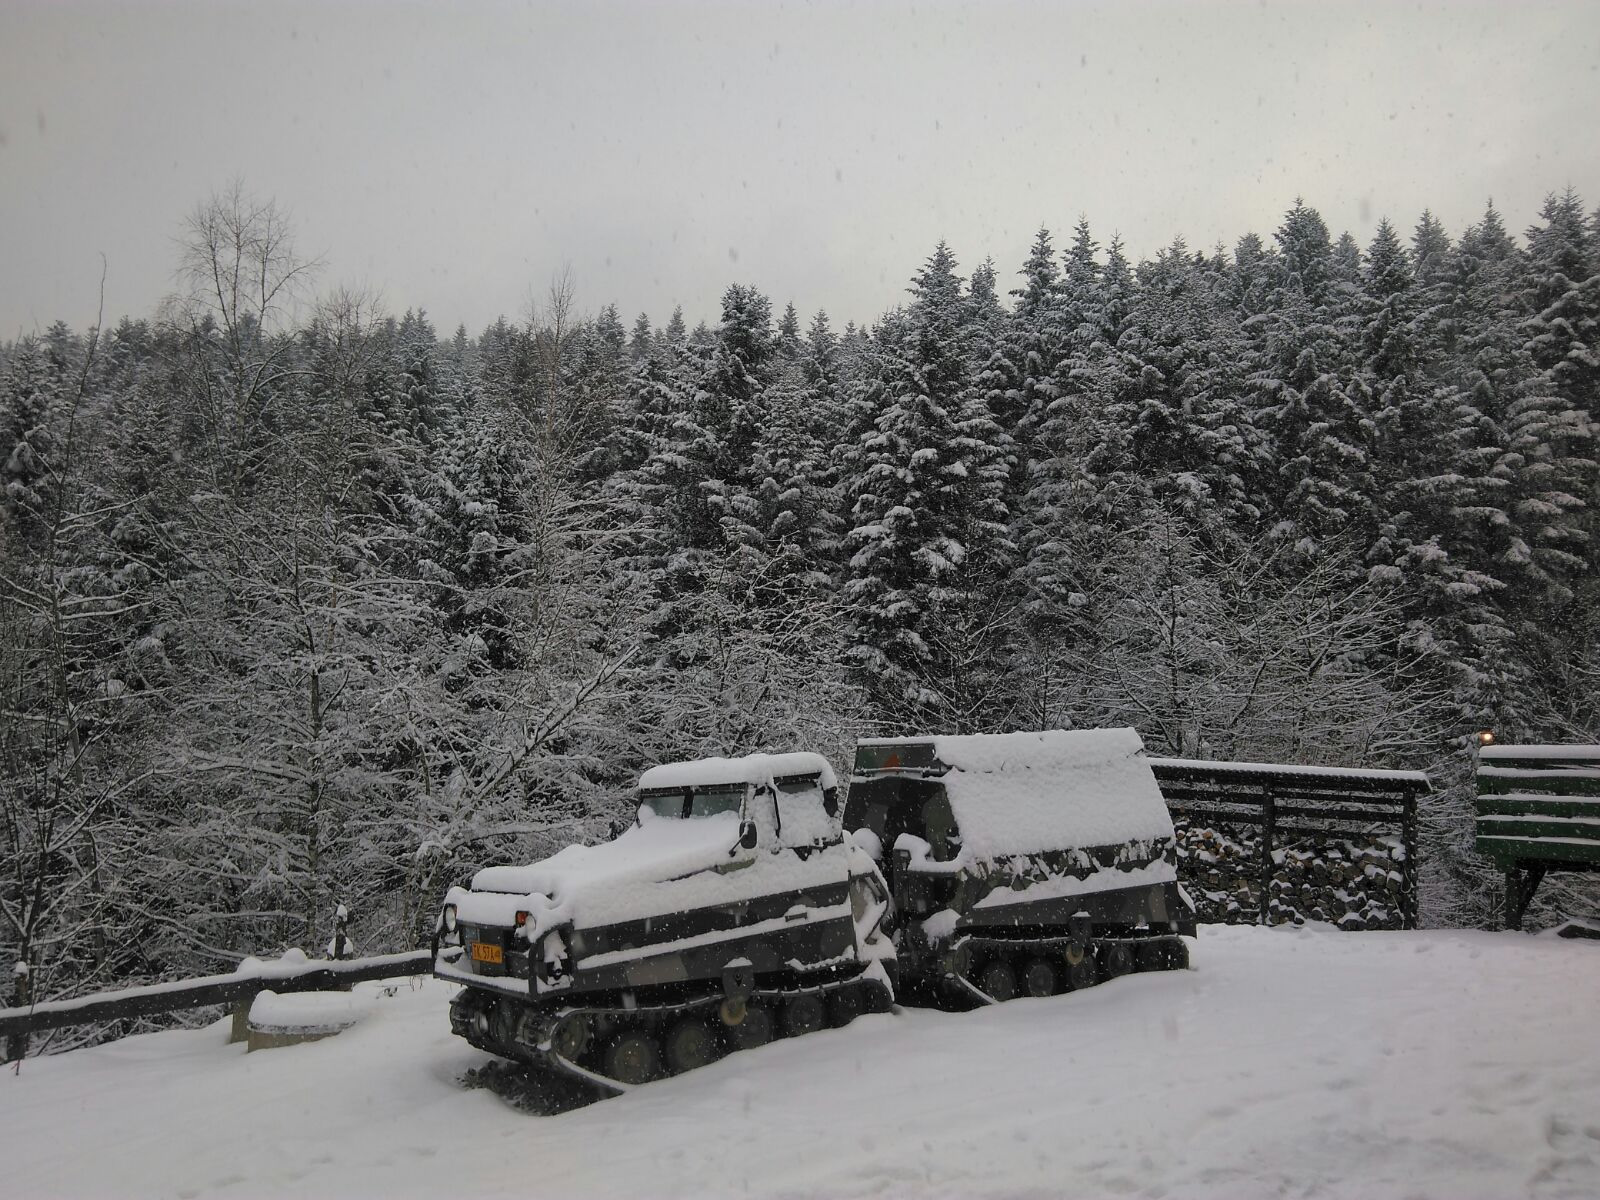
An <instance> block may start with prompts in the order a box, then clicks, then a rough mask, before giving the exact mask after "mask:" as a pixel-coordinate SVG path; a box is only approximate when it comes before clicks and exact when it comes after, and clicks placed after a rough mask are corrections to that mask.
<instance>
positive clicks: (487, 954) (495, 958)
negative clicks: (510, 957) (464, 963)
mask: <svg viewBox="0 0 1600 1200" xmlns="http://www.w3.org/2000/svg"><path fill="white" fill-rule="evenodd" d="M472 960H473V961H474V962H486V963H497V962H502V961H504V956H503V952H502V951H501V949H500V947H499V946H496V945H494V944H493V943H492V942H473V943H472Z"/></svg>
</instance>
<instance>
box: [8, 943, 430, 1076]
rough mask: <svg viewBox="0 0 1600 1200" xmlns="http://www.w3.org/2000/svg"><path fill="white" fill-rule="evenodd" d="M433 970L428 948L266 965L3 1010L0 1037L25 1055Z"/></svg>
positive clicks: (266, 963)
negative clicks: (37, 1044)
mask: <svg viewBox="0 0 1600 1200" xmlns="http://www.w3.org/2000/svg"><path fill="white" fill-rule="evenodd" d="M432 969H433V954H432V953H431V952H430V951H428V950H407V951H404V952H403V953H400V954H379V955H375V956H373V957H370V958H347V959H342V960H332V959H308V960H306V961H304V962H299V963H296V962H284V961H281V960H278V961H271V962H263V963H260V964H259V965H252V966H251V967H249V968H247V969H245V970H242V971H235V972H233V973H232V974H228V975H205V976H202V977H200V978H198V979H183V980H178V981H176V982H173V983H156V984H151V985H150V986H148V987H136V988H127V989H125V990H123V991H120V992H100V993H98V994H96V995H92V996H78V997H75V998H74V999H71V1000H48V1001H45V1002H44V1003H41V1004H33V1005H29V1006H27V1007H25V1008H0V1037H3V1038H5V1039H6V1044H7V1045H8V1047H9V1046H16V1045H17V1044H19V1040H21V1044H22V1045H23V1046H24V1051H23V1052H24V1053H25V1052H26V1050H25V1039H26V1038H27V1037H28V1036H29V1035H30V1034H34V1033H42V1032H44V1031H45V1030H47V1029H65V1028H67V1027H68V1026H72V1025H91V1024H94V1023H95V1022H97V1021H120V1020H124V1019H126V1018H129V1017H148V1016H151V1015H153V1014H155V1013H163V1012H178V1011H181V1010H184V1009H190V1008H204V1007H205V1006H206V1005H209V1004H227V1005H237V1004H242V1003H245V1002H247V1001H250V1000H253V999H255V997H256V995H257V994H258V993H260V992H266V991H272V992H331V991H338V990H341V989H343V988H346V987H349V986H350V985H351V984H352V983H361V982H363V981H365V980H370V979H393V978H396V977H397V976H401V975H423V974H426V973H428V972H429V971H431V970H432ZM17 1057H20V1055H19V1054H17V1053H15V1052H8V1060H10V1059H14V1058H17Z"/></svg>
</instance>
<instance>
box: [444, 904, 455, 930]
mask: <svg viewBox="0 0 1600 1200" xmlns="http://www.w3.org/2000/svg"><path fill="white" fill-rule="evenodd" d="M444 928H445V932H446V933H454V932H455V931H456V906H455V905H454V904H446V905H445V906H444Z"/></svg>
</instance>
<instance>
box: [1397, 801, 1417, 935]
mask: <svg viewBox="0 0 1600 1200" xmlns="http://www.w3.org/2000/svg"><path fill="white" fill-rule="evenodd" d="M1405 800H1406V804H1405V808H1404V809H1403V810H1402V816H1401V818H1400V845H1401V846H1402V848H1403V849H1404V850H1405V856H1406V860H1405V862H1404V863H1402V864H1401V865H1400V879H1401V883H1400V886H1401V887H1402V888H1404V889H1405V892H1404V895H1403V898H1402V900H1401V903H1402V904H1403V905H1404V906H1405V907H1404V909H1403V911H1402V913H1401V919H1400V926H1401V928H1403V929H1415V928H1416V927H1417V921H1418V912H1417V797H1416V794H1415V793H1414V792H1407V793H1406V794H1405Z"/></svg>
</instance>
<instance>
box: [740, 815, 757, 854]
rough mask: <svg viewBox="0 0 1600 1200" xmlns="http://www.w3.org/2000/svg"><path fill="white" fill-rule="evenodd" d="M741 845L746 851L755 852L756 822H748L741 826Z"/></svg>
mask: <svg viewBox="0 0 1600 1200" xmlns="http://www.w3.org/2000/svg"><path fill="white" fill-rule="evenodd" d="M739 845H740V846H742V847H743V848H744V849H746V850H754V849H755V848H756V823H755V822H754V821H746V822H745V823H744V824H743V825H741V826H739Z"/></svg>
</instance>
